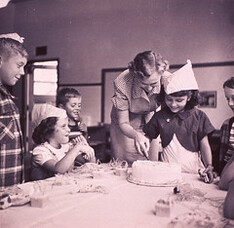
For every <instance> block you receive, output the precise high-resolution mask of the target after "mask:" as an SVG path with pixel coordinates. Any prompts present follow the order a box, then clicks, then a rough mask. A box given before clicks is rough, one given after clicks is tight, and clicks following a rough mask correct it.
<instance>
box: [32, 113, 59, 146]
mask: <svg viewBox="0 0 234 228" xmlns="http://www.w3.org/2000/svg"><path fill="white" fill-rule="evenodd" d="M57 120H58V118H57V117H48V118H46V119H44V120H42V121H41V123H40V124H39V125H38V126H37V127H36V128H35V129H34V131H33V134H32V139H33V141H34V142H35V143H36V144H41V143H44V142H49V139H50V138H51V136H52V135H53V134H54V129H55V125H56V123H57Z"/></svg>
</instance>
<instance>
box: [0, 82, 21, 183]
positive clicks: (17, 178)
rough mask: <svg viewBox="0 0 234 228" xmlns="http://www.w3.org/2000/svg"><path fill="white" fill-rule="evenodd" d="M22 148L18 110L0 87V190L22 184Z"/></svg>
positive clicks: (6, 92)
mask: <svg viewBox="0 0 234 228" xmlns="http://www.w3.org/2000/svg"><path fill="white" fill-rule="evenodd" d="M23 155H24V146H23V136H22V131H21V126H20V115H19V110H18V108H17V106H16V105H15V103H14V102H13V96H12V95H11V94H10V93H9V92H8V91H7V90H6V88H5V87H4V86H2V85H0V188H2V187H7V186H11V185H15V184H19V183H22V181H23V179H24V162H23Z"/></svg>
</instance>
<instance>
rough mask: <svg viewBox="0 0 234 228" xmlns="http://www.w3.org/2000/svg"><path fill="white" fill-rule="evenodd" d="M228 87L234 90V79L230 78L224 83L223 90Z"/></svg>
mask: <svg viewBox="0 0 234 228" xmlns="http://www.w3.org/2000/svg"><path fill="white" fill-rule="evenodd" d="M225 87H228V88H231V89H234V77H231V78H229V79H228V80H226V81H225V82H224V83H223V88H225Z"/></svg>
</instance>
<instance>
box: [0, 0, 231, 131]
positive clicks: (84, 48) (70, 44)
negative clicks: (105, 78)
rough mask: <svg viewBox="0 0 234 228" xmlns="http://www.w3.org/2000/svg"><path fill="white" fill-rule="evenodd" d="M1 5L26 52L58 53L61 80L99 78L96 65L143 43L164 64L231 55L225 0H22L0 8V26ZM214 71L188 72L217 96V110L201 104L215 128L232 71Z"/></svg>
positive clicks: (122, 62) (122, 58) (123, 61)
mask: <svg viewBox="0 0 234 228" xmlns="http://www.w3.org/2000/svg"><path fill="white" fill-rule="evenodd" d="M9 7H11V8H14V10H15V12H14V23H13V24H14V29H15V31H17V32H18V33H20V34H21V35H22V36H25V37H26V41H25V45H26V47H27V49H28V50H29V54H30V59H43V58H44V59H48V58H59V59H60V83H62V84H63V83H97V82H100V81H101V69H102V68H110V67H125V66H126V65H127V63H128V62H129V61H130V60H131V59H132V58H133V57H134V56H135V55H136V54H137V53H138V52H139V51H144V50H149V49H153V50H155V51H156V52H160V53H161V54H162V55H163V56H164V57H165V58H166V59H168V60H169V62H170V63H172V64H183V63H185V62H186V59H188V58H189V59H191V61H192V63H203V62H220V61H231V60H233V57H234V40H233V37H234V36H233V35H234V29H233V23H234V1H232V0H222V1H221V0H213V1H210V0H196V1H191V0H157V1H156V0H128V1H126V0H118V1H115V0H98V1H96V0H79V1H77V0H56V1H54V0H30V1H22V2H21V3H17V4H14V7H12V4H9V6H8V7H6V8H4V9H0V21H1V26H0V32H1V33H3V32H5V31H8V30H9V23H10V22H9V20H12V18H10V19H9V20H6V11H9V10H10V9H9ZM10 27H12V26H10ZM45 45H46V46H47V47H48V54H47V55H46V56H43V57H36V56H35V47H37V46H45ZM220 73H221V74H219V75H218V79H217V80H210V79H211V78H212V75H209V74H205V76H204V74H203V73H202V75H196V76H197V78H198V82H199V85H200V87H201V89H202V90H217V91H218V94H220V96H221V97H219V98H218V105H219V106H218V107H219V110H222V112H221V113H219V116H218V117H217V110H210V109H209V110H205V111H207V112H208V115H209V117H210V118H211V120H212V122H213V123H214V125H215V126H216V127H217V128H219V127H220V125H221V122H222V120H224V119H225V118H226V117H228V116H230V115H232V113H231V111H229V109H228V107H227V105H226V101H225V99H224V97H222V82H223V81H224V80H225V79H226V78H227V77H229V76H231V75H233V71H230V72H228V74H230V75H226V72H224V71H223V72H220ZM223 73H224V74H223ZM204 81H206V83H203V82H204ZM94 99H96V98H95V96H94ZM97 102H98V105H99V100H98V99H97ZM86 105H88V104H84V110H85V106H86ZM94 113H95V112H94ZM94 122H97V121H96V120H95V121H94ZM94 122H93V123H94Z"/></svg>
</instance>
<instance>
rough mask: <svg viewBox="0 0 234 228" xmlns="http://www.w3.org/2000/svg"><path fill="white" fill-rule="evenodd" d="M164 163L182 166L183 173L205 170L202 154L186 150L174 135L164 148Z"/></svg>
mask: <svg viewBox="0 0 234 228" xmlns="http://www.w3.org/2000/svg"><path fill="white" fill-rule="evenodd" d="M161 158H162V161H164V162H175V163H179V164H181V169H182V172H185V173H198V169H204V168H205V167H204V165H203V163H202V161H201V156H200V152H191V151H189V150H186V149H185V148H184V147H183V146H182V145H181V144H180V142H179V141H178V139H177V137H176V135H175V134H174V136H173V138H172V140H171V142H170V143H169V145H168V146H166V147H165V148H163V153H162V156H161Z"/></svg>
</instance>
